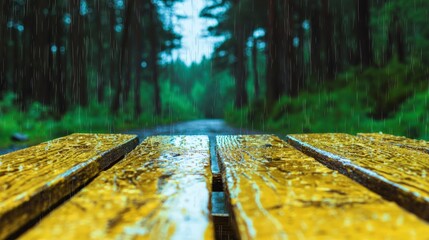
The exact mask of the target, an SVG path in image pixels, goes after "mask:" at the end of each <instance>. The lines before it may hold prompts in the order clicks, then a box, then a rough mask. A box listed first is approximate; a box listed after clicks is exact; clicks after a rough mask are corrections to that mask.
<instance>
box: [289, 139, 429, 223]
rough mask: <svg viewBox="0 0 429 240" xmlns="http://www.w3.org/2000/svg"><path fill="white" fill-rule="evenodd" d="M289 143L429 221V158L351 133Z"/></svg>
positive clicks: (291, 140) (416, 152)
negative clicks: (428, 174)
mask: <svg viewBox="0 0 429 240" xmlns="http://www.w3.org/2000/svg"><path fill="white" fill-rule="evenodd" d="M288 142H289V143H291V144H292V145H294V146H295V147H297V148H298V149H300V150H302V151H303V152H305V153H307V154H309V155H310V156H312V157H315V158H317V159H318V160H319V161H321V162H323V163H324V164H326V165H328V166H330V167H331V168H333V169H336V170H338V171H340V172H341V173H343V174H345V175H347V176H349V177H351V178H353V179H354V180H356V181H358V182H359V183H361V184H362V185H364V186H366V187H368V188H369V189H371V190H373V191H374V192H377V193H379V194H381V195H382V196H384V197H385V198H387V199H390V200H393V201H396V202H397V203H398V204H399V205H401V206H402V207H404V208H406V209H408V210H410V211H412V212H413V213H415V214H416V215H418V216H420V217H421V218H423V219H426V220H429V179H428V176H427V173H428V172H429V155H428V154H425V153H423V152H419V151H413V150H409V149H406V148H401V147H398V146H394V145H390V144H384V143H380V142H376V141H368V140H367V139H364V138H361V137H356V136H352V135H348V134H340V133H335V134H300V135H289V136H288Z"/></svg>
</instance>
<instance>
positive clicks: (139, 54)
mask: <svg viewBox="0 0 429 240" xmlns="http://www.w3.org/2000/svg"><path fill="white" fill-rule="evenodd" d="M136 5H137V6H136V13H135V14H136V21H135V31H136V54H135V58H136V59H135V62H136V68H137V69H136V76H135V81H134V82H135V85H134V115H135V116H136V117H139V116H140V114H141V113H142V104H141V97H140V91H141V89H140V87H141V71H142V66H141V62H142V61H143V51H144V42H143V29H144V28H143V26H142V25H143V24H142V17H141V15H144V12H142V11H143V7H142V6H141V2H140V1H138V2H137V3H136Z"/></svg>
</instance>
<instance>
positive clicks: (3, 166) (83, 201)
mask: <svg viewBox="0 0 429 240" xmlns="http://www.w3.org/2000/svg"><path fill="white" fill-rule="evenodd" d="M287 141H288V142H289V143H287V142H285V141H283V140H281V139H279V138H278V137H275V136H272V135H239V136H217V137H216V139H214V141H211V142H209V138H208V137H207V136H153V137H149V138H147V139H145V140H144V141H143V142H142V143H141V144H140V145H138V146H137V144H138V139H137V137H136V136H133V135H120V134H119V135H112V134H73V135H70V136H66V137H63V138H59V139H55V140H52V141H49V142H46V143H42V144H40V145H37V146H34V147H31V148H28V149H24V150H21V151H17V152H13V153H10V154H6V155H3V156H0V189H1V190H2V191H0V239H4V238H15V237H19V238H21V239H131V238H132V239H134V238H144V239H215V238H216V239H220V238H222V237H224V236H227V237H231V238H239V239H311V238H315V239H339V238H340V239H346V238H353V239H367V238H370V239H428V236H429V224H428V223H427V222H426V221H427V220H428V215H429V211H428V209H429V208H428V206H429V204H428V202H429V201H428V199H429V198H428V195H429V194H428V189H429V186H428V185H429V180H428V178H427V177H426V173H427V172H429V155H428V151H427V150H426V149H428V147H427V146H429V145H428V144H427V142H425V141H416V140H411V139H407V138H403V137H396V136H392V135H385V134H358V136H352V135H347V134H301V135H289V136H288V137H287ZM136 146H137V147H136ZM294 147H295V148H294ZM211 151H212V152H215V153H216V154H211V153H210V152H211ZM211 157H212V158H214V159H210V158H211ZM217 163H219V166H220V170H221V171H220V176H221V178H218V177H217V176H218V175H217V173H212V170H211V169H217V166H213V165H216V164H217ZM219 184H220V185H219ZM369 189H371V190H372V191H371V190H369ZM219 190H223V192H217V191H219ZM224 195H225V204H226V206H227V207H228V209H224V210H223V212H222V213H221V214H219V213H215V212H213V211H218V210H217V209H218V208H219V206H216V204H218V203H219V202H222V196H224ZM390 200H392V201H390ZM398 204H399V205H398ZM400 206H401V207H403V208H401V207H400ZM405 209H407V210H408V211H407V210H405ZM212 210H213V211H212ZM229 229H232V231H233V232H231V233H230V235H228V234H229ZM224 234H226V235H224Z"/></svg>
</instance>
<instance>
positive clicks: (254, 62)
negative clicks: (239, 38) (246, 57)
mask: <svg viewBox="0 0 429 240" xmlns="http://www.w3.org/2000/svg"><path fill="white" fill-rule="evenodd" d="M252 68H253V81H254V82H253V84H254V85H253V86H254V90H255V98H256V99H258V98H259V73H258V40H257V39H256V37H253V46H252Z"/></svg>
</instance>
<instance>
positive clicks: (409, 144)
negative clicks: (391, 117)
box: [357, 133, 429, 153]
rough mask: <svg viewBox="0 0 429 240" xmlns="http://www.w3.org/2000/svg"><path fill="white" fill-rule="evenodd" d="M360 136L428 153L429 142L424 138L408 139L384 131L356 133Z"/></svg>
mask: <svg viewBox="0 0 429 240" xmlns="http://www.w3.org/2000/svg"><path fill="white" fill-rule="evenodd" d="M357 135H358V136H360V137H364V138H368V139H369V140H371V141H381V142H386V143H390V144H393V145H396V146H398V147H403V148H409V149H414V150H418V151H423V152H425V153H429V142H427V141H424V140H416V139H410V138H406V137H402V136H395V135H390V134H384V133H358V134H357Z"/></svg>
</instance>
